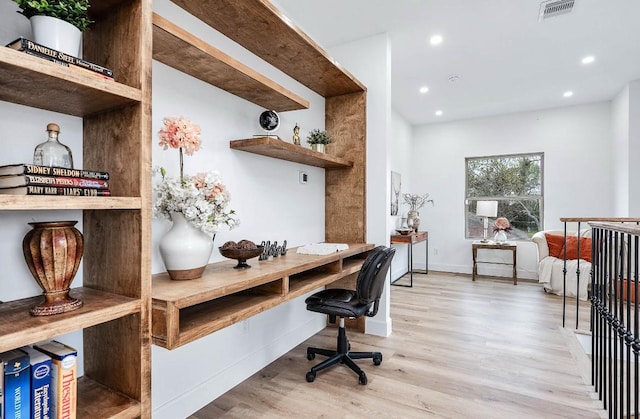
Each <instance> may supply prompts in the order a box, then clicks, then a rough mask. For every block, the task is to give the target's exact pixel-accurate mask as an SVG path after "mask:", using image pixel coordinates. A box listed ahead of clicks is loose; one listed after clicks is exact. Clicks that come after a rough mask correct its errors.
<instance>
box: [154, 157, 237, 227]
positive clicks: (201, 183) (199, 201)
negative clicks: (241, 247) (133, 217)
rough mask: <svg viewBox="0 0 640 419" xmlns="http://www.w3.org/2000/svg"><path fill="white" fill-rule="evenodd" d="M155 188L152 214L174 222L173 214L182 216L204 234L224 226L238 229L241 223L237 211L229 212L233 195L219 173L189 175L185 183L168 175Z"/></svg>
mask: <svg viewBox="0 0 640 419" xmlns="http://www.w3.org/2000/svg"><path fill="white" fill-rule="evenodd" d="M160 174H161V175H162V181H161V182H160V183H158V184H157V185H155V187H154V196H155V200H154V203H153V215H154V216H155V217H164V218H167V219H171V213H172V212H178V213H182V215H183V216H184V218H185V219H186V220H187V222H189V223H191V224H192V225H193V226H194V227H196V228H198V229H200V230H202V231H204V232H205V233H215V232H217V231H218V230H219V229H220V227H222V226H223V225H226V226H228V227H229V228H234V227H236V226H237V225H238V224H239V223H240V222H239V220H238V219H237V218H236V216H235V211H234V210H232V209H227V207H228V206H229V203H230V202H231V195H230V194H229V191H228V190H227V188H226V187H225V185H224V183H223V182H222V178H221V177H220V174H219V173H218V172H216V171H209V172H203V173H198V174H197V175H195V176H189V175H186V176H185V177H184V178H183V180H182V181H180V179H178V178H171V177H167V176H166V172H165V171H164V169H160Z"/></svg>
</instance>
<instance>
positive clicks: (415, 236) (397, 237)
mask: <svg viewBox="0 0 640 419" xmlns="http://www.w3.org/2000/svg"><path fill="white" fill-rule="evenodd" d="M390 242H391V244H399V243H407V244H408V245H409V252H408V253H409V254H408V256H407V259H408V260H407V266H408V272H409V278H410V283H409V285H403V284H396V283H395V282H396V281H398V279H400V278H398V279H396V280H395V281H392V282H391V285H396V286H398V287H409V288H411V287H413V272H414V271H413V245H414V244H415V243H420V242H425V248H426V250H425V265H424V267H425V269H424V273H425V274H428V273H429V232H428V231H418V232H417V233H411V234H407V235H403V234H392V235H391V240H390ZM391 263H393V261H391Z"/></svg>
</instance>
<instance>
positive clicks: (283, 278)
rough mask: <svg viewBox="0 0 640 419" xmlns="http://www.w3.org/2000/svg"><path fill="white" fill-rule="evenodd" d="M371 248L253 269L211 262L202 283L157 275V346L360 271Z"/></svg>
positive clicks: (294, 257)
mask: <svg viewBox="0 0 640 419" xmlns="http://www.w3.org/2000/svg"><path fill="white" fill-rule="evenodd" d="M373 248H374V246H373V245H372V244H349V249H347V250H343V251H340V252H335V253H331V254H329V255H322V256H318V255H305V254H297V253H296V248H291V249H289V251H288V252H287V254H286V255H285V256H280V257H277V258H273V259H269V260H258V259H257V258H255V259H251V260H250V261H249V263H250V264H251V268H249V269H233V267H234V266H235V265H236V264H237V261H235V260H226V261H222V262H217V263H211V264H209V265H208V266H207V268H206V269H205V271H204V274H203V275H202V277H201V278H198V279H192V280H189V281H173V280H171V279H170V278H169V275H168V274H167V273H166V272H164V273H160V274H156V275H153V281H152V291H151V296H152V307H151V309H152V318H151V334H152V339H153V343H154V344H156V345H158V346H162V347H164V348H167V349H175V348H178V347H180V346H182V345H184V344H187V343H189V342H193V341H194V340H197V339H199V338H201V337H204V336H206V335H208V334H211V333H213V332H215V331H217V330H220V329H222V328H224V327H227V326H230V325H232V324H234V323H238V322H240V321H242V320H244V319H246V318H248V317H251V316H253V315H255V314H258V313H261V312H263V311H265V310H267V309H269V308H272V307H274V306H277V305H278V304H282V303H284V302H285V301H288V300H291V299H293V298H296V297H299V296H301V295H304V294H306V293H308V292H310V291H313V290H315V289H317V288H320V287H322V286H325V285H328V284H331V283H333V282H336V281H338V280H340V279H342V278H345V277H347V276H349V275H352V274H355V273H357V272H359V271H360V269H361V268H362V264H363V263H364V260H365V259H366V258H367V255H368V254H369V251H370V250H371V249H373Z"/></svg>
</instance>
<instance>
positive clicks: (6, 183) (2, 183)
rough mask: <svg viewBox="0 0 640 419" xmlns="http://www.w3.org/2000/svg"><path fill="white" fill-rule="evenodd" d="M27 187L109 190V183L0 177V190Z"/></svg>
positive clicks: (58, 178)
mask: <svg viewBox="0 0 640 419" xmlns="http://www.w3.org/2000/svg"><path fill="white" fill-rule="evenodd" d="M29 185H36V186H61V187H73V188H95V189H109V182H108V181H106V180H104V179H92V178H83V177H69V176H43V175H29V174H24V175H9V176H0V188H16V187H19V186H29Z"/></svg>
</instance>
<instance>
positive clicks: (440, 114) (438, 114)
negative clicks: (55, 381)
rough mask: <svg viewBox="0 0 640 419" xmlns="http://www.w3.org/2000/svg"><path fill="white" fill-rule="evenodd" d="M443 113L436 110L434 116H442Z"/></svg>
mask: <svg viewBox="0 0 640 419" xmlns="http://www.w3.org/2000/svg"><path fill="white" fill-rule="evenodd" d="M443 113H444V112H442V111H441V110H439V109H438V110H437V111H436V116H442V114H443Z"/></svg>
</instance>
